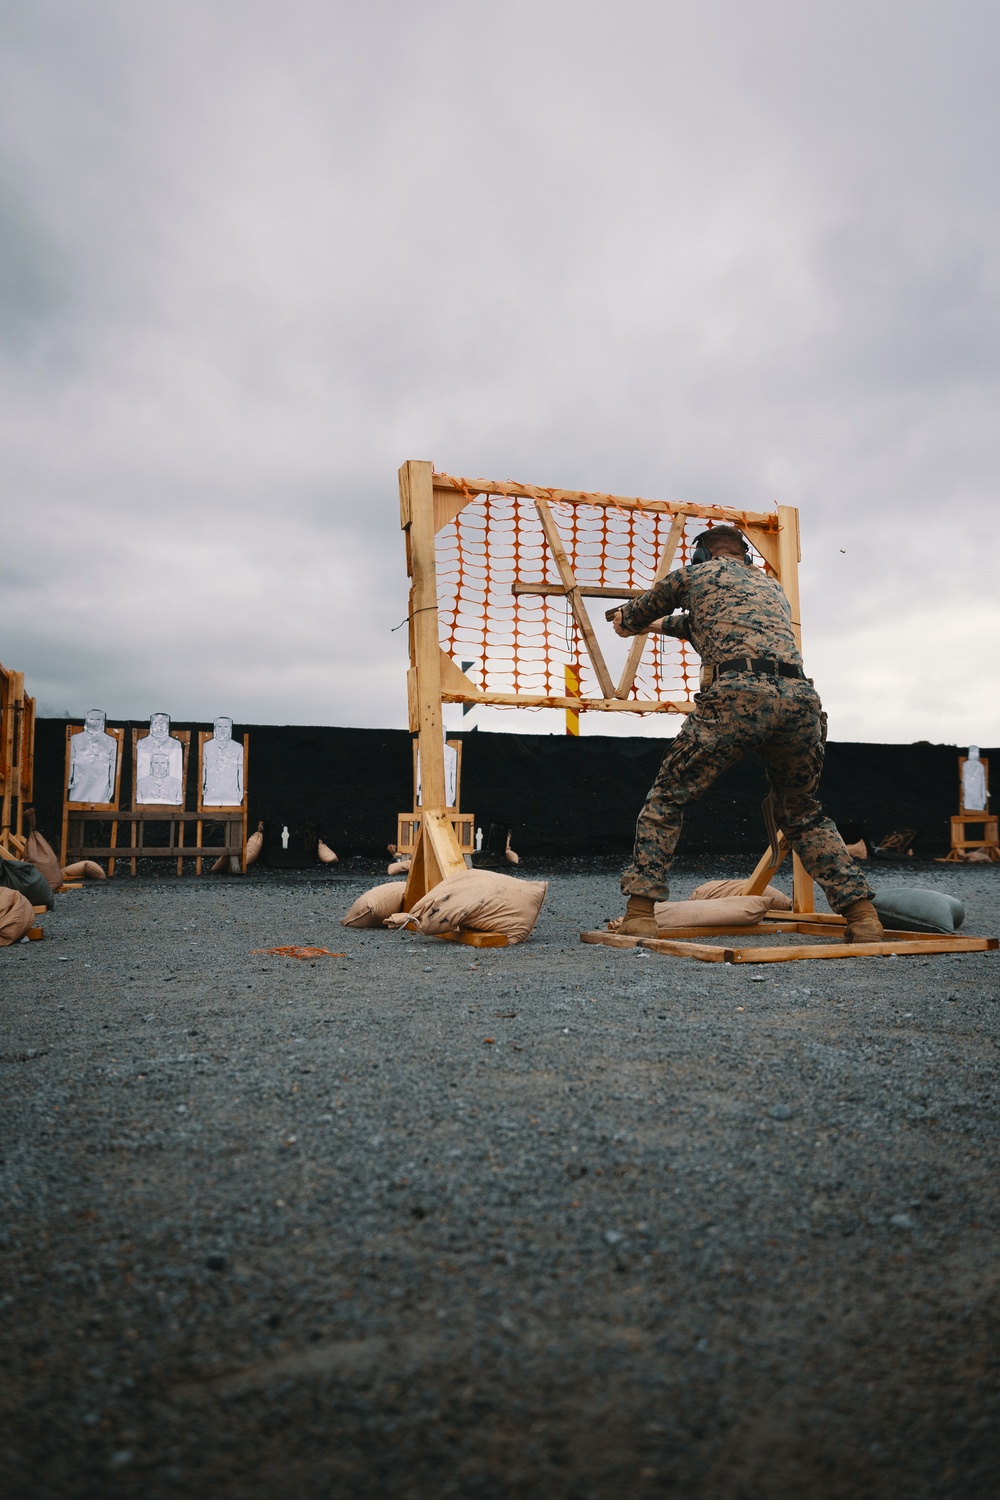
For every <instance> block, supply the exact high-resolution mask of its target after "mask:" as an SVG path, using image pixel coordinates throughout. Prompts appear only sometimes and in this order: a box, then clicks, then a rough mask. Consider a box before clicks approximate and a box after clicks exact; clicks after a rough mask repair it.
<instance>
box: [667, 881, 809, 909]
mask: <svg viewBox="0 0 1000 1500" xmlns="http://www.w3.org/2000/svg"><path fill="white" fill-rule="evenodd" d="M745 885H746V881H745V880H706V881H705V884H704V885H700V886H699V887H698V889H697V890H696V891H692V892H691V895H690V896H689V897H688V900H689V901H718V900H719V898H720V897H721V896H742V894H743V887H744V886H745ZM761 895H762V896H769V897H770V901H771V910H772V911H791V909H792V898H791V896H786V895H785V893H784V891H779V890H778V887H777V886H776V885H766V886H765V887H764V889H763V890H762V891H761Z"/></svg>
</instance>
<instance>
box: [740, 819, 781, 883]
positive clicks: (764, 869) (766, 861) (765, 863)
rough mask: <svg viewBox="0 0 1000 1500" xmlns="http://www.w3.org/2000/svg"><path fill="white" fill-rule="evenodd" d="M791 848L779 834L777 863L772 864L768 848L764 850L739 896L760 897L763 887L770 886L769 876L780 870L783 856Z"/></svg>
mask: <svg viewBox="0 0 1000 1500" xmlns="http://www.w3.org/2000/svg"><path fill="white" fill-rule="evenodd" d="M791 847H792V846H791V844H790V843H789V842H788V840H787V839H786V838H785V835H784V834H783V833H780V832H779V834H778V863H777V864H773V863H772V859H771V850H770V847H768V848H767V849H765V851H764V853H763V854H762V855H761V857H760V859H759V860H758V861H757V864H756V866H755V867H754V872H753V874H752V875H751V876H750V879H749V880H748V881H747V883H746V885H745V886H744V887H743V890H742V892H741V894H742V895H744V896H759V895H761V893H762V892H763V890H764V888H765V886H767V885H770V883H771V876H772V875H777V873H778V871H779V870H780V869H781V865H782V862H783V860H784V858H785V855H786V854H788V852H789V850H790V849H791Z"/></svg>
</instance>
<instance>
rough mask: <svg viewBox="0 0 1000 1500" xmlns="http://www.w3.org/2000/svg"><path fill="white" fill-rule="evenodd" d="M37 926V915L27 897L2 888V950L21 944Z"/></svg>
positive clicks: (8, 888)
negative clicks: (13, 944) (29, 931)
mask: <svg viewBox="0 0 1000 1500" xmlns="http://www.w3.org/2000/svg"><path fill="white" fill-rule="evenodd" d="M34 925H35V913H34V909H33V907H32V905H31V902H30V901H29V900H28V898H27V896H22V895H21V892H20V891H15V890H14V889H13V888H12V887H10V886H3V887H2V888H0V948H8V947H10V944H11V943H19V942H20V941H21V939H22V938H23V937H24V934H25V933H26V932H27V931H28V929H29V927H33V926H34Z"/></svg>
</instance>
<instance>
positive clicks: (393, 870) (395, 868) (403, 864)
mask: <svg viewBox="0 0 1000 1500" xmlns="http://www.w3.org/2000/svg"><path fill="white" fill-rule="evenodd" d="M385 873H386V874H387V875H409V873H410V855H409V854H401V855H400V856H399V858H398V859H394V860H393V862H392V864H391V865H390V866H389V868H388V869H387V870H386V872H385Z"/></svg>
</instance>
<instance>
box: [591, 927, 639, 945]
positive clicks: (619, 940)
mask: <svg viewBox="0 0 1000 1500" xmlns="http://www.w3.org/2000/svg"><path fill="white" fill-rule="evenodd" d="M580 942H581V943H599V944H600V945H601V947H602V948H634V947H636V945H637V944H638V942H639V939H638V938H637V937H627V936H625V934H624V933H620V932H602V931H600V930H598V931H597V932H581V933H580Z"/></svg>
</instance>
